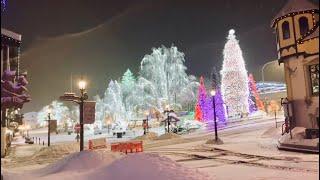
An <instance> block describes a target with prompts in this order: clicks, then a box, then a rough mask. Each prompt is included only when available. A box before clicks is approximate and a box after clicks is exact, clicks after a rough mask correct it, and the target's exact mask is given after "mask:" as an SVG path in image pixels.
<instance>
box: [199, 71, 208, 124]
mask: <svg viewBox="0 0 320 180" xmlns="http://www.w3.org/2000/svg"><path fill="white" fill-rule="evenodd" d="M207 104H208V103H207V92H206V88H205V85H204V78H203V77H202V76H201V77H200V85H199V88H198V101H197V105H198V106H199V107H200V109H201V112H202V113H201V114H202V117H201V120H208V110H209V109H208V105H207Z"/></svg>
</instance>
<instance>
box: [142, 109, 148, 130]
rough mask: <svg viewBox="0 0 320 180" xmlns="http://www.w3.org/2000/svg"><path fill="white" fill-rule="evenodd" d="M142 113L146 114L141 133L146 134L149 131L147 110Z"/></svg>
mask: <svg viewBox="0 0 320 180" xmlns="http://www.w3.org/2000/svg"><path fill="white" fill-rule="evenodd" d="M144 115H145V116H146V124H144V125H143V130H144V133H143V134H147V132H149V122H148V121H149V111H145V112H144Z"/></svg>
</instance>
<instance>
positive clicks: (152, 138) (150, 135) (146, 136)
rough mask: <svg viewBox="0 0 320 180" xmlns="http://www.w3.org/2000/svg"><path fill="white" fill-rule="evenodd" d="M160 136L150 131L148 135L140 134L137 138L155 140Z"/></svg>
mask: <svg viewBox="0 0 320 180" xmlns="http://www.w3.org/2000/svg"><path fill="white" fill-rule="evenodd" d="M157 138H158V134H157V133H155V132H149V133H147V134H146V135H142V136H138V137H136V138H135V140H155V139H157Z"/></svg>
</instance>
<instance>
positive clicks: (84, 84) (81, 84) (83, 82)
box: [78, 80, 87, 90]
mask: <svg viewBox="0 0 320 180" xmlns="http://www.w3.org/2000/svg"><path fill="white" fill-rule="evenodd" d="M78 85H79V89H80V90H84V89H86V85H87V84H86V82H85V81H84V80H80V81H79V84H78Z"/></svg>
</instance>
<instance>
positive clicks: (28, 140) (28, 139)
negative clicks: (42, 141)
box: [24, 137, 34, 144]
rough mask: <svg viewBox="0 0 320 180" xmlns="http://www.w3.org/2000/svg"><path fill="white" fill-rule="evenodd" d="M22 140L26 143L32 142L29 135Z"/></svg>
mask: <svg viewBox="0 0 320 180" xmlns="http://www.w3.org/2000/svg"><path fill="white" fill-rule="evenodd" d="M24 142H25V143H26V144H34V141H33V140H32V139H31V138H30V137H26V138H25V141H24Z"/></svg>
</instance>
